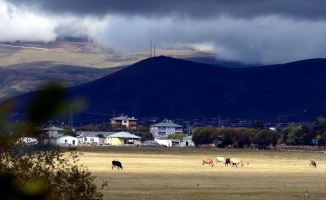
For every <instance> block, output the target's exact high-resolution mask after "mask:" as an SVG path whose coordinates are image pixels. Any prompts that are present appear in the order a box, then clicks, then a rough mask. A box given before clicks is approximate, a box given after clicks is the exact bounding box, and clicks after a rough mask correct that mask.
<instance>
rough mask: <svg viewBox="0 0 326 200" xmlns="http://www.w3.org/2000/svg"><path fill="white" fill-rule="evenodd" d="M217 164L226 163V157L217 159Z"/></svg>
mask: <svg viewBox="0 0 326 200" xmlns="http://www.w3.org/2000/svg"><path fill="white" fill-rule="evenodd" d="M215 162H216V164H217V163H219V162H220V163H225V158H224V157H216V161H215Z"/></svg>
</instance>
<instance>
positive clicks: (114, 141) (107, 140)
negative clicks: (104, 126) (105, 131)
mask: <svg viewBox="0 0 326 200" xmlns="http://www.w3.org/2000/svg"><path fill="white" fill-rule="evenodd" d="M105 143H106V144H109V145H112V146H119V145H123V144H124V143H125V139H124V138H105Z"/></svg>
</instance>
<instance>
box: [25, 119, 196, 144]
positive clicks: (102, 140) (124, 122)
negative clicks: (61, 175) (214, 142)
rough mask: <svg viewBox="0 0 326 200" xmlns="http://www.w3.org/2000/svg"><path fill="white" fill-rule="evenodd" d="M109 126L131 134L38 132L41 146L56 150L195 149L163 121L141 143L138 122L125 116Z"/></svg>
mask: <svg viewBox="0 0 326 200" xmlns="http://www.w3.org/2000/svg"><path fill="white" fill-rule="evenodd" d="M111 124H113V125H115V126H116V127H126V128H127V129H128V130H130V132H127V131H119V132H106V131H76V136H71V135H65V134H64V132H65V129H64V128H62V127H57V126H54V125H52V126H49V127H45V128H40V129H39V131H40V136H41V138H40V139H39V140H41V142H42V143H44V144H52V145H58V146H66V147H74V146H136V147H154V146H157V147H187V146H195V144H194V143H193V141H192V137H191V135H190V136H189V135H188V136H187V134H184V130H183V126H181V125H178V124H175V123H173V122H172V121H171V120H168V119H165V120H163V121H162V122H160V123H157V124H153V125H151V126H150V133H149V134H150V135H151V136H152V138H151V139H150V140H145V141H141V137H140V136H137V135H136V134H135V130H136V129H137V119H136V118H134V117H128V116H123V115H121V116H119V117H114V118H112V119H111ZM172 134H182V135H184V136H185V137H183V138H182V139H181V140H178V139H167V137H168V136H169V135H172ZM19 142H23V143H27V144H36V143H39V141H38V139H36V138H30V137H22V138H20V139H19Z"/></svg>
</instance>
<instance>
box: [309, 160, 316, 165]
mask: <svg viewBox="0 0 326 200" xmlns="http://www.w3.org/2000/svg"><path fill="white" fill-rule="evenodd" d="M309 166H315V167H317V164H316V162H315V161H314V160H310V163H309Z"/></svg>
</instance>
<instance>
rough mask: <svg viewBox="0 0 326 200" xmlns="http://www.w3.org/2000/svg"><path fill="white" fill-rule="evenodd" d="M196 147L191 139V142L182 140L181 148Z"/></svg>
mask: <svg viewBox="0 0 326 200" xmlns="http://www.w3.org/2000/svg"><path fill="white" fill-rule="evenodd" d="M187 146H188V147H194V146H195V143H194V142H193V141H192V140H191V139H189V140H182V141H181V142H180V147H187Z"/></svg>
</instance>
